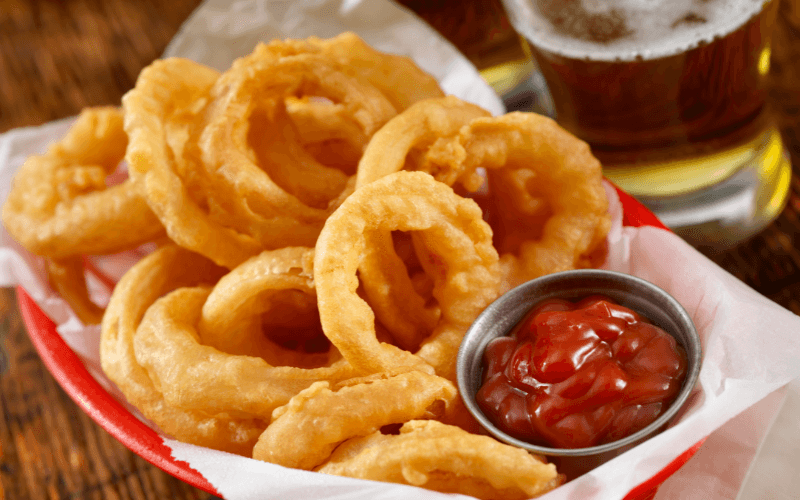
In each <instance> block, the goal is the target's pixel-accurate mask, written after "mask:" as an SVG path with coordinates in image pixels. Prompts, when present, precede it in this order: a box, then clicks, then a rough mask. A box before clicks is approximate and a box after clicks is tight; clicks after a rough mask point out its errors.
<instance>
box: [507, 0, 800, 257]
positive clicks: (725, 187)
mask: <svg viewBox="0 0 800 500" xmlns="http://www.w3.org/2000/svg"><path fill="white" fill-rule="evenodd" d="M503 4H504V7H505V9H506V11H507V13H508V16H509V19H510V21H511V24H512V25H513V26H514V28H515V30H516V31H517V32H518V33H519V34H520V35H521V36H522V37H524V38H525V40H526V41H527V44H528V47H529V48H530V51H531V54H532V56H533V58H534V60H535V62H536V65H537V66H538V69H539V71H540V72H541V74H542V75H543V76H544V80H545V81H546V83H547V87H548V89H549V93H550V97H551V98H552V99H551V102H552V103H553V107H554V110H553V112H554V117H555V118H556V119H557V120H558V122H559V123H560V124H561V125H562V126H564V127H565V128H566V129H568V130H569V131H571V132H572V133H574V134H575V135H577V136H578V137H580V138H582V139H583V140H585V141H586V142H588V143H589V144H590V146H591V147H592V151H593V152H594V154H595V155H596V156H597V157H598V158H599V159H600V161H601V162H602V163H603V165H604V172H605V175H606V177H608V178H609V179H610V180H611V181H612V182H614V183H615V184H617V185H618V186H619V187H621V188H622V189H624V190H626V191H627V192H629V193H630V194H632V195H633V196H635V197H636V198H638V199H639V200H640V201H641V202H643V203H644V204H645V205H646V206H648V207H649V208H650V209H651V210H652V211H653V212H654V213H655V214H656V215H658V216H659V217H660V218H661V220H662V221H663V222H664V223H665V224H666V225H668V226H670V227H671V228H672V229H673V230H674V231H675V232H677V233H678V234H680V235H681V236H683V237H684V238H685V239H686V240H688V241H689V242H690V243H692V244H694V245H696V246H699V247H705V248H709V249H721V248H726V247H730V246H732V245H734V244H736V243H738V242H740V241H742V240H744V239H746V238H748V237H749V236H752V235H753V234H755V233H756V232H758V231H760V230H761V229H763V228H764V227H765V226H766V225H767V224H768V223H769V222H770V221H771V220H772V219H774V218H775V217H776V216H777V215H778V214H779V212H780V211H781V209H782V208H783V206H784V204H785V202H786V198H787V194H788V189H789V180H790V177H791V165H790V163H789V159H788V154H787V152H786V151H785V147H784V145H783V142H782V139H781V136H780V134H779V132H778V130H777V128H776V126H775V122H774V120H773V119H772V117H771V115H770V111H769V107H768V105H767V102H766V88H765V83H766V77H767V74H768V72H769V63H770V31H771V29H772V27H773V25H774V21H775V16H776V14H777V7H778V5H777V4H778V0H771V1H764V0H503Z"/></svg>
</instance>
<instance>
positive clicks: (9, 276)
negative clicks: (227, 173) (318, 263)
mask: <svg viewBox="0 0 800 500" xmlns="http://www.w3.org/2000/svg"><path fill="white" fill-rule="evenodd" d="M346 30H350V31H354V32H356V33H358V34H359V35H361V36H362V37H363V38H364V39H365V40H366V41H367V42H368V43H370V44H372V45H373V46H375V47H377V48H379V49H381V50H386V51H390V52H394V53H400V54H405V55H410V56H411V57H413V58H414V59H415V60H416V61H417V62H418V63H419V64H420V65H421V66H422V67H423V68H425V69H426V70H428V71H429V72H431V73H432V74H434V75H435V76H437V78H439V79H440V81H441V82H442V84H443V86H444V88H445V89H446V90H447V91H448V92H449V93H452V94H455V95H457V96H459V97H461V98H464V99H467V100H470V101H472V102H475V103H477V104H479V105H482V106H484V107H485V108H487V109H489V110H490V111H492V112H493V113H494V114H499V113H500V112H502V106H501V104H500V102H499V100H498V99H497V97H496V96H495V95H494V93H493V92H492V91H491V89H490V88H489V87H488V86H487V85H486V84H485V83H484V82H483V81H482V80H481V79H480V77H479V76H478V74H477V72H476V71H475V69H474V67H472V66H471V65H470V64H469V63H468V62H467V61H466V59H464V58H463V56H461V55H460V54H459V53H458V52H457V51H456V50H455V49H454V48H453V47H452V46H451V45H450V44H449V43H448V42H446V41H444V40H443V39H441V37H439V36H438V35H437V34H436V33H435V31H434V30H432V29H431V28H430V27H428V26H427V25H425V24H424V23H422V22H421V21H419V20H418V19H417V18H416V17H415V16H414V15H413V14H411V13H409V12H408V11H406V10H405V9H403V8H402V7H399V6H397V5H395V4H393V3H391V2H388V1H384V0H369V1H359V0H352V1H347V0H345V1H341V0H320V1H317V2H298V1H283V0H281V1H267V0H242V1H236V2H233V3H228V2H225V1H223V0H208V1H206V2H205V3H204V4H202V5H201V7H200V8H198V10H197V11H196V12H195V13H194V14H193V15H192V16H191V17H190V18H189V20H188V21H187V22H186V24H185V26H184V27H183V28H182V30H181V32H180V33H179V34H178V35H177V36H176V37H175V39H174V40H173V42H172V43H171V44H170V46H169V47H168V49H167V51H166V54H165V55H172V56H185V57H190V58H193V59H195V60H198V61H199V62H202V63H205V64H208V65H210V66H213V67H216V68H218V69H225V68H226V67H228V65H229V64H230V61H231V60H232V58H234V57H237V56H240V55H244V54H247V53H249V52H250V51H251V50H252V48H253V46H254V44H255V43H256V42H257V41H267V40H269V39H270V38H273V37H279V38H285V37H295V38H302V37H306V36H310V35H316V36H321V37H328V36H333V35H336V34H338V33H340V32H342V31H346ZM70 123H71V120H61V121H57V122H52V123H48V124H46V125H43V126H41V127H34V128H25V129H17V130H13V131H10V132H8V133H6V134H3V135H0V196H2V200H3V201H4V200H5V198H6V197H7V195H8V190H9V189H10V185H11V179H12V177H13V174H14V172H15V171H16V169H17V168H18V167H19V165H21V164H22V162H23V161H24V159H25V158H26V157H27V156H28V155H30V154H35V153H41V152H43V151H44V150H45V148H46V146H47V144H48V143H50V142H52V141H54V140H57V139H58V138H60V137H61V136H62V135H63V134H64V132H65V131H66V129H67V127H68V126H69V124H70ZM611 195H612V196H611V198H612V213H613V214H614V217H615V221H616V222H615V226H614V228H613V229H612V231H611V233H610V235H609V244H610V250H611V251H610V252H609V258H608V262H607V263H606V264H605V266H604V267H606V268H608V269H613V270H617V271H622V272H628V273H630V274H633V275H635V276H639V277H641V278H644V279H646V280H649V281H651V282H653V283H655V284H656V285H658V286H660V287H662V288H664V289H665V290H666V291H668V292H669V293H671V294H672V295H673V296H675V298H676V299H678V301H679V302H681V304H683V306H684V307H685V308H686V309H687V311H688V312H689V314H690V316H691V317H692V318H693V320H694V321H695V323H696V325H697V327H698V330H699V332H700V335H701V337H702V345H703V351H704V362H703V369H702V370H701V373H700V382H699V386H698V390H697V392H696V394H695V396H694V397H693V398H692V399H691V400H690V403H689V404H688V405H687V408H686V411H685V412H684V415H683V417H682V420H681V421H680V422H679V423H678V424H676V425H674V426H673V427H672V428H670V429H668V430H667V431H665V432H664V433H662V434H660V435H658V436H656V437H654V438H653V439H650V440H648V441H647V442H645V443H643V444H642V445H640V446H638V447H636V448H635V449H633V450H631V451H629V452H627V453H625V454H624V455H621V456H620V457H617V458H616V459H614V460H613V461H611V462H608V463H607V464H605V465H603V466H601V467H599V468H597V469H595V470H594V471H592V472H590V473H588V474H586V475H584V476H583V477H581V478H580V479H578V480H575V481H572V482H570V483H568V484H567V485H564V486H562V487H560V488H558V489H557V490H555V491H554V492H551V493H550V494H548V495H546V496H545V497H544V498H548V499H558V498H563V499H567V498H581V499H583V498H603V499H605V498H623V497H624V496H625V495H626V494H627V493H628V492H629V491H630V490H631V489H632V488H633V487H635V486H637V485H639V484H640V483H642V482H643V481H646V480H648V479H649V478H650V477H652V476H653V475H654V474H656V473H657V472H659V471H660V470H661V469H662V468H664V467H665V466H666V465H667V464H669V463H670V462H671V461H672V460H673V459H674V458H675V457H676V456H678V455H680V454H681V453H682V452H683V451H684V450H686V449H688V448H689V447H691V446H692V445H694V444H695V443H696V442H697V441H699V440H700V439H703V438H705V437H707V436H709V435H710V437H709V438H708V440H707V441H706V443H705V445H704V446H703V447H702V448H701V449H700V451H699V452H698V456H697V458H696V459H693V460H691V461H690V462H689V463H688V464H687V465H686V466H685V467H684V468H683V469H682V470H680V471H679V472H678V473H677V474H676V475H674V476H673V477H672V478H670V479H669V480H668V481H667V482H666V483H665V484H664V485H663V486H662V488H661V489H660V491H659V494H658V496H657V497H656V498H657V499H661V500H664V499H667V498H676V499H677V498H680V499H694V498H697V499H707V498H732V495H733V494H735V493H734V492H735V491H736V490H737V489H738V488H739V487H740V486H741V483H742V480H743V479H744V476H745V474H746V473H747V468H748V465H749V463H750V462H751V461H752V459H753V457H754V456H755V455H756V453H757V451H758V447H759V443H761V442H762V438H763V436H764V434H765V433H766V431H767V428H768V427H769V422H770V421H771V420H772V419H773V417H774V416H775V415H776V413H777V412H778V409H779V407H780V405H781V404H782V403H783V401H784V395H785V390H780V391H776V390H777V389H779V388H781V387H782V386H784V385H785V384H787V383H788V382H789V381H791V380H793V379H796V378H797V377H798V375H800V366H798V365H797V363H796V360H797V359H800V335H799V334H798V333H797V332H798V331H800V319H799V318H798V317H797V316H795V315H794V314H792V313H791V312H789V311H787V310H785V309H783V308H781V307H780V306H778V305H776V304H775V303H774V302H771V301H769V300H768V299H766V298H765V297H763V296H762V295H760V294H758V293H756V292H754V291H753V290H751V289H749V288H748V287H747V286H745V285H744V284H743V283H741V282H740V281H738V280H737V279H736V278H734V277H733V276H731V275H729V274H728V273H726V272H725V271H724V270H722V269H721V268H719V267H718V266H716V265H715V264H714V263H713V262H711V261H709V260H708V259H706V258H705V257H704V256H702V255H701V254H699V253H698V252H696V251H695V250H694V249H693V248H691V247H690V246H689V245H687V244H686V243H684V242H683V241H682V240H680V239H679V238H678V237H677V236H675V235H673V234H672V233H669V232H666V231H663V230H659V229H655V228H649V227H647V228H640V229H636V228H623V227H621V224H620V220H621V208H620V205H619V202H618V200H617V199H616V197H615V196H614V195H613V193H611ZM137 257H138V256H137V254H136V253H135V252H134V253H130V252H129V253H126V254H124V255H120V256H114V257H108V258H103V259H100V260H98V261H97V262H96V263H97V265H98V267H101V268H102V269H103V270H104V272H107V273H109V274H110V275H111V277H114V278H118V277H119V275H120V274H121V273H122V272H123V270H124V269H125V268H127V267H128V266H129V265H130V263H131V262H132V261H133V260H135V259H136V258H137ZM0 284H2V285H3V286H14V285H22V286H23V287H24V288H25V289H26V290H27V291H28V293H29V294H30V295H31V296H32V298H33V299H34V300H35V301H36V302H37V303H38V304H39V306H40V307H41V308H42V309H43V310H44V311H45V312H46V313H47V314H48V315H49V316H50V317H51V318H53V319H54V320H55V321H56V323H57V324H58V325H59V327H58V331H59V333H60V334H61V335H62V337H63V338H64V339H65V341H66V342H67V343H68V345H70V346H71V347H72V348H73V349H74V350H75V351H76V352H77V353H78V354H79V355H80V357H81V358H82V359H83V360H84V363H85V364H86V365H87V367H88V368H89V369H90V372H91V373H92V374H93V375H94V376H95V377H96V378H97V379H98V380H99V381H100V383H101V384H102V385H103V386H104V387H107V388H108V389H109V390H110V391H111V393H112V394H114V395H115V396H117V397H118V398H119V397H120V394H119V392H118V391H117V390H116V389H115V388H114V387H113V384H111V383H110V382H109V381H108V379H106V378H105V377H104V375H103V374H102V372H101V371H100V370H99V354H98V340H99V337H98V335H99V332H98V330H97V328H96V327H93V328H89V329H84V328H82V327H81V325H80V323H79V322H78V321H77V320H76V319H75V317H74V315H73V314H72V313H71V311H69V308H68V307H67V306H66V304H65V303H64V302H63V301H62V300H61V299H60V298H58V297H57V296H56V295H55V294H54V292H53V291H52V290H51V289H50V288H49V286H48V285H47V281H46V279H45V277H44V273H43V270H42V265H41V260H40V259H39V258H37V257H35V256H32V255H30V254H29V253H27V252H25V251H24V250H23V249H21V248H20V247H19V246H18V245H17V244H16V243H15V242H14V241H13V240H11V238H10V237H9V236H8V234H7V233H6V232H5V230H4V229H3V230H2V231H0ZM93 292H94V294H95V297H96V298H98V299H99V300H100V301H101V302H102V301H104V300H106V299H107V294H108V290H105V289H104V288H103V287H102V286H100V285H96V286H95V287H94V289H93ZM795 399H796V398H795ZM795 406H797V404H795ZM745 410H746V411H745ZM132 411H134V413H135V414H138V412H136V411H135V410H132ZM715 431H716V432H715ZM795 434H797V433H795ZM790 437H792V436H790ZM793 437H794V438H795V440H796V439H797V438H796V435H795V436H793ZM165 443H166V444H167V446H169V447H170V448H171V449H172V450H173V455H174V456H175V457H176V458H178V459H180V460H184V461H186V462H188V463H189V464H190V465H191V466H192V467H193V468H195V469H196V470H198V471H199V472H201V473H202V474H203V475H204V477H206V479H207V480H208V481H209V482H210V483H211V484H212V485H213V486H214V487H215V488H216V489H217V490H218V491H219V492H220V493H221V494H222V495H223V496H225V498H228V499H230V500H244V499H264V498H304V499H305V498H327V499H334V498H348V499H359V498H364V499H367V498H369V499H389V498H397V499H400V498H403V499H405V498H410V497H413V498H446V497H447V498H452V496H445V495H442V494H438V493H435V492H429V491H425V490H419V489H410V487H405V486H399V485H391V484H385V483H374V482H370V481H361V480H354V479H349V478H339V477H333V476H326V475H322V474H315V473H310V472H304V471H297V470H290V469H285V468H282V467H278V466H274V465H272V464H267V463H262V462H258V461H255V460H251V459H247V458H242V457H238V456H234V455H230V454H226V453H222V452H217V451H214V450H209V449H205V448H200V447H197V446H192V445H187V444H184V443H178V442H175V441H173V440H170V439H165ZM755 487H756V488H757V486H755ZM775 498H780V497H775ZM787 498H788V497H787Z"/></svg>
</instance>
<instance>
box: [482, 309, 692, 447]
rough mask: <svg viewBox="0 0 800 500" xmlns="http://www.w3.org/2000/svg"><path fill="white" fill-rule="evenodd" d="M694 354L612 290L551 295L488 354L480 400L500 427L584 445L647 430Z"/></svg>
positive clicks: (530, 437)
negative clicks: (614, 297) (571, 298)
mask: <svg viewBox="0 0 800 500" xmlns="http://www.w3.org/2000/svg"><path fill="white" fill-rule="evenodd" d="M686 366H687V361H686V353H685V352H684V350H683V348H682V347H681V346H680V345H678V343H677V342H676V341H675V339H674V338H673V337H672V336H671V335H669V334H668V333H666V332H665V331H664V330H662V329H660V328H659V327H657V326H655V325H653V324H651V323H650V322H649V321H647V320H646V319H645V318H643V317H642V316H640V315H639V314H637V313H636V312H634V311H632V310H630V309H628V308H626V307H623V306H620V305H618V304H616V303H614V302H613V301H611V300H610V299H608V298H606V297H600V296H592V297H587V298H586V299H583V300H581V301H580V302H577V303H572V302H568V301H565V300H549V301H546V302H544V303H542V304H540V305H538V306H537V307H535V308H534V309H533V310H532V311H531V312H530V313H529V314H528V315H527V316H526V318H525V319H524V320H523V321H522V322H521V323H520V324H519V325H518V326H517V327H516V328H515V329H514V331H513V332H512V333H511V335H509V336H507V337H500V338H497V339H494V340H492V341H491V342H490V343H489V345H488V346H487V348H486V352H485V353H484V372H483V385H482V386H481V388H480V389H479V390H478V393H477V401H478V405H479V406H480V408H481V410H482V411H483V413H484V414H485V415H486V416H487V417H488V418H489V420H491V421H492V422H493V423H494V424H495V425H496V426H497V427H498V428H499V429H500V430H502V431H503V432H505V433H506V434H509V435H511V436H513V437H515V438H517V439H520V440H523V441H527V442H529V443H532V444H538V445H543V446H549V447H556V448H585V447H589V446H595V445H599V444H603V443H608V442H611V441H616V440H618V439H621V438H623V437H625V436H628V435H630V434H633V433H635V432H636V431H638V430H640V429H643V428H644V427H646V426H647V425H648V424H650V423H651V422H653V421H654V420H655V419H656V418H657V417H658V416H659V415H660V414H661V413H662V412H663V411H664V410H666V409H667V408H668V407H669V404H670V402H671V401H672V400H673V399H674V398H675V396H676V395H677V394H678V392H679V390H680V387H681V384H682V382H683V379H684V376H685V374H686Z"/></svg>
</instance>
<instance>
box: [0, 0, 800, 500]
mask: <svg viewBox="0 0 800 500" xmlns="http://www.w3.org/2000/svg"><path fill="white" fill-rule="evenodd" d="M198 3H199V2H198V1H197V0H175V1H170V2H166V1H164V2H159V1H156V0H139V1H135V2H128V1H126V0H108V1H100V0H64V1H62V2H50V1H47V0H29V1H26V0H6V1H2V2H0V132H4V131H6V130H9V129H11V128H15V127H21V126H26V125H38V124H41V123H44V122H47V121H50V120H53V119H57V118H62V117H66V116H71V115H75V114H76V113H77V112H78V111H79V110H80V109H81V108H83V107H85V106H90V105H101V104H116V103H119V100H120V97H121V96H122V94H123V93H124V92H126V91H127V90H129V89H130V88H131V87H132V86H133V84H134V81H135V79H136V76H137V75H138V73H139V71H140V70H141V68H143V67H144V66H146V65H147V64H149V63H150V62H151V61H152V60H154V59H155V58H157V57H158V56H159V55H160V54H161V53H162V51H163V50H164V47H165V46H166V44H167V42H168V41H169V40H170V39H171V38H172V36H173V35H174V34H175V32H176V31H177V29H178V28H179V26H180V24H181V23H182V22H183V21H184V20H185V19H186V17H187V16H188V15H189V14H190V13H191V12H192V10H193V9H194V8H195V7H196V6H197V4H198ZM406 3H407V4H408V5H409V6H410V7H412V8H413V9H415V10H417V11H418V12H421V14H422V15H423V16H425V17H427V18H428V19H429V20H430V22H431V23H432V24H433V25H434V26H435V27H437V28H440V29H441V30H442V31H445V32H446V33H447V34H448V35H449V36H450V37H451V39H452V40H453V41H454V42H455V43H456V44H457V45H459V46H460V47H462V48H463V49H464V51H465V53H467V54H468V55H470V56H471V57H472V59H473V60H474V61H475V62H476V64H479V65H480V64H483V63H485V62H486V61H490V59H491V56H490V55H487V53H486V50H485V46H476V45H475V44H474V41H475V35H474V32H471V31H470V30H465V29H460V30H454V29H452V28H453V26H455V25H458V26H461V25H462V24H463V23H470V22H475V20H477V21H479V22H480V21H482V20H483V22H482V25H483V26H484V28H486V29H489V30H490V31H494V33H495V36H494V41H495V42H498V41H502V40H503V37H502V36H500V35H497V33H505V35H503V36H508V33H507V31H506V32H504V31H503V30H507V28H508V25H507V22H506V21H505V19H504V18H503V16H502V14H498V13H499V12H500V11H499V9H498V5H497V2H496V1H495V0H484V1H482V2H477V3H476V5H477V7H475V9H473V10H472V11H469V12H466V13H463V17H458V16H459V12H462V11H461V10H459V9H456V8H450V11H449V12H448V13H446V14H442V11H441V10H440V11H439V13H438V14H430V13H427V12H424V10H425V8H426V5H434V4H435V5H443V4H442V3H441V2H439V3H436V2H433V3H430V2H422V1H415V0H406ZM462 5H463V4H462ZM487 19H490V20H491V22H486V21H485V20H487ZM495 28H497V29H495ZM797 33H800V0H784V1H783V3H782V5H781V8H780V21H779V24H778V26H777V27H776V33H775V36H776V43H775V48H774V61H773V69H774V71H773V76H772V85H771V91H770V96H771V100H772V104H773V106H774V107H775V108H776V109H777V110H778V112H779V115H780V119H781V130H782V132H783V134H784V137H785V139H786V142H787V144H788V146H789V148H790V151H791V155H792V161H793V165H794V166H795V169H794V176H793V178H792V183H791V194H790V197H789V202H788V205H787V207H786V209H785V210H784V211H783V213H782V214H781V215H780V217H779V218H778V219H777V220H776V221H775V222H774V223H772V224H771V225H770V226H769V227H768V228H767V229H766V230H765V231H763V232H762V233H761V234H759V235H758V236H756V237H754V238H752V239H751V240H750V241H747V242H745V243H743V244H741V245H739V246H737V247H736V248H734V249H731V250H729V251H726V252H724V253H720V254H718V255H713V256H711V257H712V259H713V260H714V261H715V262H717V263H718V264H719V265H721V266H722V267H724V268H725V269H727V270H728V271H729V272H731V273H732V274H734V275H735V276H737V277H738V278H739V279H741V280H742V281H744V282H745V283H747V284H748V285H750V286H751V287H753V288H754V289H756V290H757V291H759V292H760V293H762V294H764V295H765V296H767V297H769V298H770V299H772V300H774V301H775V302H777V303H778V304H781V305H783V306H784V307H786V308H788V309H790V310H792V311H793V312H795V313H800V249H798V245H800V241H798V238H800V36H798V34H797ZM0 341H1V343H0V412H1V413H2V419H0V443H1V444H2V452H3V455H2V458H0V482H1V483H2V486H3V488H4V491H5V495H6V498H9V499H15V500H27V499H44V498H49V499H56V498H81V499H84V498H86V499H89V498H92V499H104V500H105V499H128V498H130V499H155V498H159V499H161V498H170V499H209V498H214V497H213V496H211V495H209V494H207V493H205V492H203V491H200V490H197V489H195V488H193V487H191V486H189V485H187V484H185V483H183V482H181V481H180V480H177V479H175V478H173V477H172V476H170V475H168V474H166V473H164V472H162V471H161V470H160V469H157V468H155V467H153V466H152V465H150V464H149V463H147V462H145V461H144V460H143V459H141V458H139V457H138V456H136V455H134V454H133V453H131V452H129V451H128V450H127V449H126V448H125V447H124V446H122V445H121V444H119V443H118V442H117V441H116V440H115V439H114V438H113V437H111V436H110V435H109V434H107V433H106V432H105V431H104V430H103V429H101V428H100V427H99V426H98V425H96V424H95V423H94V422H93V421H92V420H91V419H90V418H89V417H87V416H86V415H85V414H84V413H83V411H81V410H80V409H79V408H78V406H76V405H75V404H74V403H73V402H72V400H71V399H70V398H69V397H68V396H67V395H66V394H65V393H64V392H63V391H62V390H61V388H60V387H59V386H58V385H57V384H56V382H55V381H54V379H53V378H52V377H51V376H50V374H49V373H48V372H47V370H46V369H45V367H44V365H43V364H42V362H41V360H40V359H39V357H38V355H37V353H36V351H35V350H34V348H33V347H32V345H31V342H30V340H29V339H28V336H27V334H26V331H25V328H24V326H23V324H22V322H21V318H20V314H19V310H18V308H17V304H16V297H15V294H14V291H13V290H12V289H2V291H0ZM1 498H2V495H0V499H1Z"/></svg>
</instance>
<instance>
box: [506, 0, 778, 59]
mask: <svg viewBox="0 0 800 500" xmlns="http://www.w3.org/2000/svg"><path fill="white" fill-rule="evenodd" d="M507 3H513V4H516V5H517V6H518V8H519V9H521V10H522V11H523V12H524V13H523V14H522V15H519V16H513V18H512V22H514V25H515V27H516V29H517V30H518V31H519V32H520V33H521V34H522V35H524V36H525V37H526V38H528V40H530V41H531V43H533V44H534V45H536V46H538V47H540V48H542V49H545V50H547V51H550V52H553V53H556V54H560V55H563V56H566V57H571V58H574V59H590V60H602V61H614V60H635V59H641V58H644V59H653V58H658V57H665V56H669V55H673V54H676V53H679V52H682V51H685V50H688V49H691V48H694V47H697V46H699V45H702V44H705V43H710V42H712V41H713V40H714V39H717V38H721V37H724V36H725V35H727V34H728V33H730V32H732V31H734V30H736V29H737V28H739V27H740V26H742V25H743V24H745V23H746V22H747V21H748V20H749V19H751V18H752V17H753V16H754V15H756V14H757V13H758V12H759V11H760V10H761V9H762V8H763V7H764V6H765V5H766V4H767V3H769V1H768V0H507Z"/></svg>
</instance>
